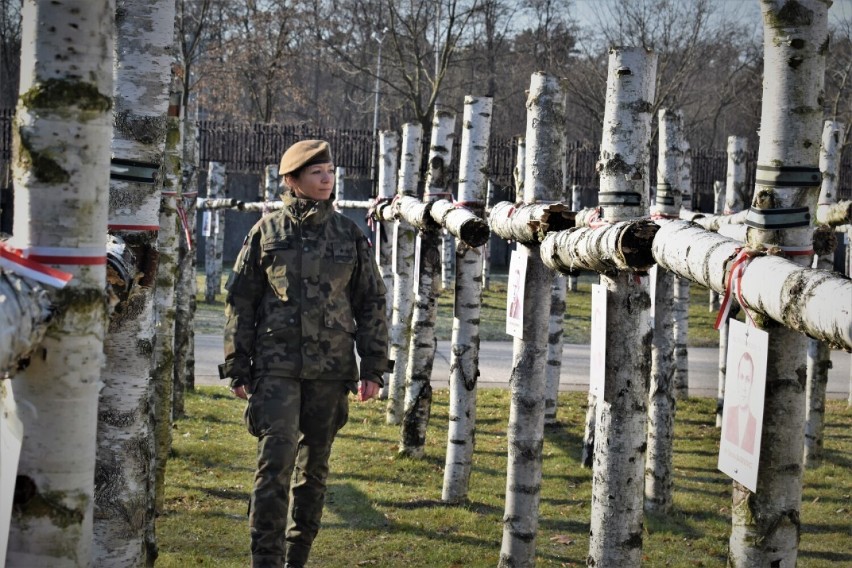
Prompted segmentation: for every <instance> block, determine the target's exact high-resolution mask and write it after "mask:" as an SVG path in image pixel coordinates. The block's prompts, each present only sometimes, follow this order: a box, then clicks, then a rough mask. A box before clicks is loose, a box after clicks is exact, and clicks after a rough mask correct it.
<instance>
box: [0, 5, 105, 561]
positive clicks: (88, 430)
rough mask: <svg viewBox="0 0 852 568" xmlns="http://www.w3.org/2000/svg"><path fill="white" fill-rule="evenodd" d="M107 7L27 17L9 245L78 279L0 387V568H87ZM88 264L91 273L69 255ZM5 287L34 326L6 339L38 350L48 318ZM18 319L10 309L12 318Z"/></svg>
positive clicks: (51, 9) (100, 330)
mask: <svg viewBox="0 0 852 568" xmlns="http://www.w3.org/2000/svg"><path fill="white" fill-rule="evenodd" d="M113 7H114V4H113V3H112V2H111V1H106V0H100V1H97V0H95V1H79V0H78V1H69V2H64V3H61V4H57V3H56V2H49V1H46V0H27V1H26V2H24V3H23V7H22V27H21V37H22V44H23V45H24V46H25V48H24V57H23V59H22V61H21V71H20V97H19V99H18V106H17V109H16V114H15V120H14V124H13V127H12V137H13V140H12V166H11V167H12V175H13V178H14V187H15V194H14V219H13V231H12V233H13V237H12V239H11V240H10V241H9V243H8V244H9V245H10V246H11V247H14V248H17V249H21V250H24V251H27V253H28V255H29V258H30V259H31V260H34V261H37V262H40V263H42V264H46V265H48V266H50V267H51V268H54V269H58V270H61V271H64V272H67V273H70V274H71V275H72V276H73V278H72V279H71V280H70V281H69V282H68V283H67V284H66V285H65V287H64V288H62V289H61V290H60V289H49V290H48V291H47V294H48V297H49V299H50V301H51V304H52V306H51V310H52V318H51V320H50V322H49V323H48V324H47V329H46V330H44V332H43V333H44V335H43V339H42V340H41V341H40V342H38V344H37V345H36V344H34V343H33V344H31V345H29V346H26V345H22V344H21V343H17V346H12V347H13V348H14V349H16V350H20V349H22V348H23V349H27V348H35V349H36V350H35V352H34V353H33V354H32V356H31V357H30V358H29V365H28V366H27V367H26V368H25V369H23V370H20V371H19V372H18V373H17V375H16V376H15V378H14V379H13V380H12V381H5V380H4V381H2V383H3V386H2V387H0V392H2V394H0V396H3V398H4V399H5V398H6V394H5V392H6V389H10V390H11V395H13V396H14V399H15V400H16V402H17V406H18V417H19V419H20V421H21V422H22V424H23V444H22V447H21V453H20V458H19V462H18V469H17V481H16V484H15V493H14V497H13V496H12V495H11V494H7V495H3V496H2V499H3V500H4V501H5V500H6V499H13V503H12V504H13V512H12V518H11V524H10V527H9V535H8V536H9V539H8V548H7V550H6V557H5V562H2V559H0V563H3V564H4V565H5V566H8V567H10V568H11V567H14V568H19V567H20V568H29V567H31V566H47V567H53V566H71V567H78V566H79V567H83V566H89V565H90V564H91V558H92V522H93V518H94V510H93V503H94V497H95V495H94V494H95V488H94V482H95V476H96V468H95V455H96V448H97V444H96V439H97V436H96V431H97V419H98V393H99V391H100V388H101V386H102V385H101V382H100V376H101V367H102V366H103V362H104V357H103V342H104V336H105V333H106V324H107V321H106V320H107V296H106V294H105V292H104V288H105V284H106V262H105V256H106V233H107V209H108V201H107V195H108V188H109V164H110V147H109V140H110V138H111V132H112V113H111V112H110V109H111V104H112V103H111V97H112V90H113V77H112V64H113V53H112V47H113V40H114V26H113V15H114V14H113ZM68 93H74V96H73V97H72V96H68ZM80 256H83V257H87V260H88V259H90V260H91V262H92V264H86V262H85V261H83V262H79V261H77V260H76V259H75V257H80ZM2 279H3V281H4V282H5V285H6V289H5V290H3V291H2V292H0V297H4V298H5V299H6V300H7V301H5V302H4V304H6V305H8V304H15V303H16V298H19V306H18V308H19V309H21V310H22V313H21V317H22V318H28V319H29V321H28V322H24V321H20V322H15V325H7V324H6V323H3V324H0V325H2V328H3V332H2V336H3V341H4V342H5V341H9V340H10V339H11V338H8V337H6V334H7V333H8V332H9V331H11V330H12V329H15V327H17V326H18V325H20V326H21V327H19V328H18V331H19V334H20V335H19V336H18V337H15V338H14V341H15V342H25V341H26V340H27V339H29V340H30V341H31V342H34V341H35V340H36V339H37V337H36V336H37V333H36V332H35V330H34V329H33V327H34V326H36V325H38V324H37V320H42V318H43V317H44V315H45V314H44V313H43V310H44V308H45V304H44V298H43V297H42V292H37V291H36V289H35V287H31V286H30V284H31V283H25V282H23V281H18V280H17V279H16V278H15V277H14V276H13V275H11V274H3V275H2ZM46 290H47V289H46ZM10 309H12V310H14V308H12V306H8V307H5V308H4V310H3V311H4V317H8V316H9V315H11V314H10V313H9V310H10ZM2 352H3V353H4V357H5V356H6V353H7V352H6V351H5V349H4V350H2ZM20 354H21V353H18V355H20ZM7 364H8V363H5V362H4V364H3V367H4V369H6V367H7ZM4 406H5V405H4ZM4 459H7V456H6V455H3V456H0V460H4ZM7 512H8V509H7Z"/></svg>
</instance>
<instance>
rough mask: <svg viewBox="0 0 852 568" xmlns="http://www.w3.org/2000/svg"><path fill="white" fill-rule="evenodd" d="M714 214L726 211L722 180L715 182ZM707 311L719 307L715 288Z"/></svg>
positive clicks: (712, 310) (709, 294)
mask: <svg viewBox="0 0 852 568" xmlns="http://www.w3.org/2000/svg"><path fill="white" fill-rule="evenodd" d="M713 195H714V196H715V200H714V201H713V214H714V215H721V214H722V213H724V211H725V183H724V182H723V181H721V180H716V181H714V182H713ZM708 296H709V297H708V301H707V311H709V312H710V313H715V312H716V311H717V310H718V309H719V294H718V293H717V292H716V291H715V290H710V291H709V293H708Z"/></svg>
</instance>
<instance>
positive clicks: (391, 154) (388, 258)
mask: <svg viewBox="0 0 852 568" xmlns="http://www.w3.org/2000/svg"><path fill="white" fill-rule="evenodd" d="M398 151H399V136H397V134H396V132H394V131H392V130H386V131H384V132H381V133H379V181H378V195H376V204H379V203H385V202H389V201H390V200H391V199H393V194H394V192H395V190H396V172H397V169H398V166H397V159H396V155H397V152H398ZM338 179H340V178H338ZM370 223H371V224H374V226H375V230H376V234H375V238H374V239H373V240H374V242H375V244H374V245H373V246H375V248H376V264H378V266H379V272H380V273H381V275H382V281H384V283H385V289H386V290H387V298H388V299H390V298H393V266H392V265H393V229H394V224H393V221H382V220H381V219H378V218H376V217H375V216H373V217H371V219H370ZM392 317H393V302H391V301H388V302H387V318H388V321H391V318H392ZM384 381H385V384H384V386H383V387H382V390H381V393H380V396H379V398H380V399H381V400H387V398H388V389H389V388H390V374H389V373H385V376H384Z"/></svg>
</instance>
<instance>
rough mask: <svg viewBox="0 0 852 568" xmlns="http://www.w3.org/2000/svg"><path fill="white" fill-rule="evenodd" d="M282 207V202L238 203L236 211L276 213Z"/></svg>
mask: <svg viewBox="0 0 852 568" xmlns="http://www.w3.org/2000/svg"><path fill="white" fill-rule="evenodd" d="M282 207H284V202H283V201H240V202H239V203H238V204H237V209H239V210H240V211H249V212H260V213H264V212H267V211H277V210H278V209H281V208H282Z"/></svg>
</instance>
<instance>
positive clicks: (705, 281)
mask: <svg viewBox="0 0 852 568" xmlns="http://www.w3.org/2000/svg"><path fill="white" fill-rule="evenodd" d="M742 244H743V243H741V242H739V241H735V240H733V239H729V238H726V237H723V236H721V235H718V234H716V233H713V232H710V231H705V230H704V229H701V228H700V227H697V226H695V225H694V224H692V223H689V222H688V221H673V222H671V223H667V224H666V225H665V226H662V227H660V230H659V232H658V233H657V235H656V236H655V237H654V243H653V247H652V249H651V252H652V253H653V255H654V260H656V261H657V264H659V265H660V266H662V267H663V268H665V269H667V270H671V271H672V272H674V273H675V274H677V275H678V276H680V277H681V278H686V279H688V280H691V281H692V282H695V283H696V284H700V285H702V286H704V287H706V288H712V289H714V290H716V291H717V292H719V293H720V294H724V293H725V290H726V284H727V270H728V269H729V268H730V266H731V264H732V262H733V260H734V258H735V257H736V255H737V248H739V247H742ZM776 252H777V251H776ZM741 285H742V290H741V292H742V299H743V302H744V304H745V306H744V307H745V308H747V309H748V310H749V312H750V313H751V314H752V316H754V315H755V314H763V315H765V316H767V317H769V318H772V319H773V320H775V321H776V322H778V323H779V324H781V325H783V326H786V327H787V328H789V329H791V330H794V331H796V332H798V333H801V334H805V335H808V336H810V337H813V338H815V339H820V340H822V341H827V342H828V343H829V344H830V345H831V347H832V349H845V350H847V351H852V307H850V306H849V305H844V304H842V303H840V304H838V302H837V301H836V299H837V298H848V297H849V294H852V281H850V280H849V279H848V278H845V277H843V276H840V275H838V274H832V273H829V272H826V271H824V270H816V269H813V268H808V267H805V266H801V265H799V264H797V263H795V262H793V261H791V260H789V259H787V258H784V257H783V256H780V255H778V254H772V255H765V256H757V257H755V258H752V260H751V262H750V263H749V264H748V266H747V268H746V270H745V271H744V273H743V276H742V280H741ZM804 353H805V351H804V349H803V350H802V351H801V352H800V355H801V356H802V358H803V359H804ZM802 363H803V365H802V376H804V360H803V361H802ZM801 386H802V388H804V384H801ZM802 404H803V407H804V399H803V402H802Z"/></svg>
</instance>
